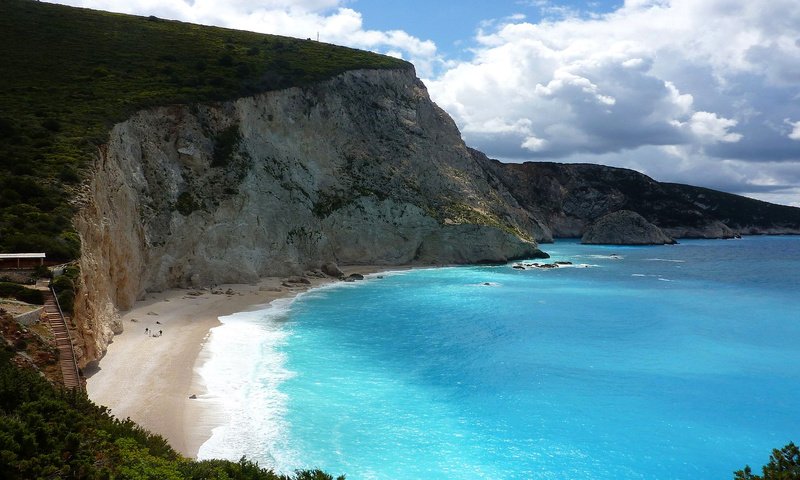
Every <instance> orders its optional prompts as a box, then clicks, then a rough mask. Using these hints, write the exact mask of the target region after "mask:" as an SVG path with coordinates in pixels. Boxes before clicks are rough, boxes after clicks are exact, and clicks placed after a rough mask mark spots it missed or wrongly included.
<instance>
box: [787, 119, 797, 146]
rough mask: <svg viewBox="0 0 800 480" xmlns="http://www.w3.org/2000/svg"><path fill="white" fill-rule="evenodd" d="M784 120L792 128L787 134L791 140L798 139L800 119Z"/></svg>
mask: <svg viewBox="0 0 800 480" xmlns="http://www.w3.org/2000/svg"><path fill="white" fill-rule="evenodd" d="M784 122H786V124H787V125H789V126H790V127H791V128H792V131H791V132H789V134H788V135H787V136H788V137H789V138H791V139H792V140H797V141H800V121H797V122H792V121H791V120H789V119H788V118H787V119H785V120H784Z"/></svg>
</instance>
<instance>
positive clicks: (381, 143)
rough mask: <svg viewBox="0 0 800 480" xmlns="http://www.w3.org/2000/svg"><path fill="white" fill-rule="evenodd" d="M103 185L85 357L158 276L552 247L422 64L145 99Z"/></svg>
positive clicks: (210, 278)
mask: <svg viewBox="0 0 800 480" xmlns="http://www.w3.org/2000/svg"><path fill="white" fill-rule="evenodd" d="M89 189H90V192H89V194H88V195H87V197H88V201H87V202H86V206H85V207H84V208H83V210H82V211H81V212H80V214H79V215H78V217H77V219H76V221H75V224H76V227H77V229H78V231H79V233H80V235H81V238H82V242H83V254H82V258H81V268H82V275H83V284H84V285H86V288H85V289H84V291H83V292H82V293H81V297H80V298H79V299H78V301H77V304H76V305H77V306H76V320H77V321H78V322H79V323H80V324H81V326H82V330H83V331H84V332H85V333H84V343H85V345H86V346H85V352H84V355H83V357H82V359H81V363H82V364H86V363H87V362H88V361H91V360H94V359H97V358H99V357H100V356H102V355H103V353H104V351H105V347H106V345H107V344H108V342H109V340H110V338H111V337H112V335H113V329H112V325H114V329H117V330H118V329H119V325H117V324H115V322H117V323H118V317H117V314H116V310H117V309H127V308H130V307H131V306H132V304H133V302H134V301H135V300H136V299H138V298H141V297H142V295H143V294H144V293H145V292H146V291H155V290H161V289H165V288H169V287H175V286H189V285H192V286H195V287H196V286H198V285H200V284H204V285H211V284H218V283H238V282H252V281H255V280H256V279H257V278H259V277H260V276H266V275H280V276H285V275H293V274H300V273H302V272H304V271H306V270H309V269H318V268H320V267H321V266H322V265H324V264H326V263H329V262H335V263H338V264H341V265H346V264H351V265H352V264H377V265H398V264H415V263H417V264H452V263H471V262H478V261H505V260H508V259H511V258H524V257H534V256H537V255H539V254H540V252H539V250H538V248H537V245H536V243H535V242H534V241H533V238H534V237H538V236H541V231H540V230H541V226H540V224H539V222H537V220H536V219H535V218H534V216H533V215H532V214H530V213H529V212H527V211H526V210H524V209H523V208H521V207H520V205H519V204H518V203H517V202H516V200H515V199H514V197H513V196H512V195H510V194H509V192H508V191H507V190H506V189H505V187H504V186H503V185H502V184H501V183H500V182H499V181H498V180H497V178H496V177H495V176H494V174H493V173H491V172H489V171H487V170H486V168H485V167H484V166H483V165H482V164H480V163H479V162H477V161H475V159H474V158H473V157H472V155H471V154H470V153H469V151H468V150H467V148H466V146H465V145H464V143H463V141H462V140H461V136H460V133H459V132H458V129H457V128H456V126H455V124H454V123H453V121H452V120H451V119H450V117H449V116H448V115H447V114H446V113H445V112H444V111H442V110H441V109H440V108H438V107H437V106H436V105H435V104H434V103H433V102H431V101H430V99H429V97H428V94H427V91H426V90H425V87H424V85H422V83H421V82H420V81H419V80H418V79H417V78H416V77H415V75H414V72H413V71H412V70H397V71H354V72H347V73H345V74H342V75H340V76H338V77H336V78H334V79H332V80H330V81H328V82H325V83H322V84H319V85H316V86H313V87H310V88H303V89H300V88H292V89H288V90H283V91H277V92H270V93H265V94H262V95H258V96H255V97H251V98H243V99H240V100H237V101H233V102H227V103H220V104H214V105H193V106H171V107H163V108H156V109H152V110H147V111H143V112H140V113H138V114H136V115H134V116H133V117H132V118H130V119H129V120H128V121H126V122H123V123H121V124H118V125H116V126H115V127H114V128H113V130H112V131H111V134H110V140H109V143H108V144H107V145H106V146H105V147H104V148H103V149H101V151H100V152H99V155H98V158H97V160H96V164H95V166H94V174H93V177H92V181H91V184H90V185H89Z"/></svg>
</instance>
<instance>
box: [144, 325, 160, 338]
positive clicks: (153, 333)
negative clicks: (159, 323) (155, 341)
mask: <svg viewBox="0 0 800 480" xmlns="http://www.w3.org/2000/svg"><path fill="white" fill-rule="evenodd" d="M144 334H145V335H148V336H150V337H160V336H161V335H163V334H164V331H163V330H159V331H158V332H156V331H155V330H151V329H150V327H145V329H144Z"/></svg>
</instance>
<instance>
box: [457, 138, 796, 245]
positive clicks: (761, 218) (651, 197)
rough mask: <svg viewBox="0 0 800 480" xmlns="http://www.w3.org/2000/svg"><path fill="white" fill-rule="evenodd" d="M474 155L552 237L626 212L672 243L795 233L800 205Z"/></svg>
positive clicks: (634, 175) (591, 169)
mask: <svg viewBox="0 0 800 480" xmlns="http://www.w3.org/2000/svg"><path fill="white" fill-rule="evenodd" d="M472 154H473V156H474V157H475V158H476V159H477V160H478V161H479V162H480V163H481V164H482V165H485V166H486V168H487V169H489V170H491V171H492V172H493V173H494V174H495V175H496V176H497V177H498V178H499V179H500V180H501V182H502V184H503V186H504V187H505V188H506V189H508V191H509V192H511V194H512V195H513V196H514V198H515V199H516V200H517V201H518V202H519V203H520V205H522V207H523V208H525V210H527V211H528V212H530V214H531V215H532V216H534V217H536V218H538V219H539V220H540V222H541V224H542V225H543V226H544V231H545V234H544V235H543V236H542V237H537V239H538V240H539V241H544V242H546V241H549V240H550V239H551V238H580V237H582V236H583V235H584V233H586V231H587V229H588V228H589V226H590V225H592V224H593V223H594V222H596V221H598V220H599V219H600V218H602V217H603V216H605V215H607V214H609V213H613V212H616V211H619V210H630V211H633V212H636V213H638V214H639V215H641V216H642V217H644V219H645V220H646V221H648V222H650V223H652V224H653V225H655V226H657V227H658V228H660V229H661V230H662V231H663V232H664V233H665V234H666V235H667V236H669V237H672V238H679V239H680V238H733V237H735V236H737V235H759V234H795V235H796V234H800V208H796V207H789V206H786V205H775V204H772V203H768V202H763V201H760V200H755V199H752V198H747V197H742V196H740V195H733V194H730V193H725V192H720V191H716V190H711V189H708V188H702V187H694V186H691V185H681V184H676V183H664V182H657V181H655V180H653V179H652V178H650V177H648V176H647V175H644V174H642V173H639V172H636V171H634V170H629V169H625V168H616V167H608V166H604V165H594V164H566V163H554V162H525V163H501V162H499V161H497V160H491V159H489V158H487V157H486V155H484V154H482V153H481V152H478V151H475V150H472Z"/></svg>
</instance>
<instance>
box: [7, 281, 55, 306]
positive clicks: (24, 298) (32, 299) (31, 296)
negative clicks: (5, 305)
mask: <svg viewBox="0 0 800 480" xmlns="http://www.w3.org/2000/svg"><path fill="white" fill-rule="evenodd" d="M0 297H9V298H14V299H17V300H19V301H20V302H25V303H32V304H34V305H42V304H44V295H43V294H42V291H41V290H35V289H33V288H27V287H25V286H23V285H20V284H18V283H10V282H0Z"/></svg>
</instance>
